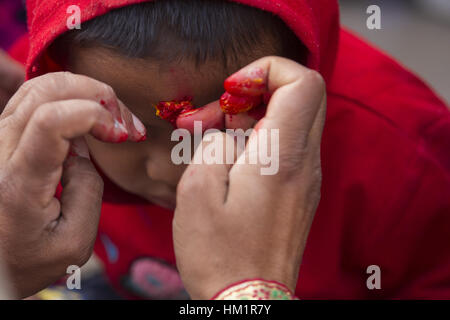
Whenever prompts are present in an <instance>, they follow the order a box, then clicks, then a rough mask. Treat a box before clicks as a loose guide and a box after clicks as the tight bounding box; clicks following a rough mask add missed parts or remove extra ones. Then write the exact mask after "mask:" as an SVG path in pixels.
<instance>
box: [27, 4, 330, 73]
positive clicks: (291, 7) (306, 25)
mask: <svg viewBox="0 0 450 320" xmlns="http://www.w3.org/2000/svg"><path fill="white" fill-rule="evenodd" d="M141 2H147V1H145V0H102V1H97V0H96V1H92V0H76V1H74V0H61V1H48V0H28V1H27V11H28V27H29V40H30V50H29V55H28V59H27V78H28V79H30V78H34V77H36V76H39V75H42V74H44V73H46V72H49V71H55V70H53V69H54V68H55V67H54V66H52V63H51V62H50V61H49V59H48V57H47V56H46V53H45V49H46V48H47V47H48V46H49V45H50V44H51V43H52V42H53V41H54V40H55V39H56V38H57V37H58V36H59V35H61V34H62V33H64V32H66V31H67V26H66V21H67V18H68V17H70V15H71V14H70V13H67V9H68V8H69V7H70V6H72V5H77V6H79V8H80V9H81V22H85V21H88V20H90V19H93V18H95V17H98V16H101V15H104V14H105V13H107V12H108V11H111V10H113V9H116V8H120V7H124V6H127V5H131V4H136V3H141ZM234 2H239V3H242V4H245V5H249V6H253V7H257V8H260V9H263V10H266V11H270V12H272V13H274V14H276V15H278V16H279V17H280V18H282V19H283V20H284V22H285V23H286V24H287V25H288V26H289V27H290V28H291V29H292V30H293V31H294V32H295V34H296V35H297V36H298V38H299V39H300V40H301V41H302V42H303V44H304V45H305V46H306V47H307V48H308V50H309V55H308V60H307V66H308V67H310V68H311V69H315V70H318V71H320V72H321V73H322V75H323V76H324V77H326V78H329V77H330V76H331V72H332V70H333V67H334V63H335V59H336V54H337V45H338V38H339V37H338V35H339V10H338V4H337V0H236V1H234ZM69 12H70V11H69Z"/></svg>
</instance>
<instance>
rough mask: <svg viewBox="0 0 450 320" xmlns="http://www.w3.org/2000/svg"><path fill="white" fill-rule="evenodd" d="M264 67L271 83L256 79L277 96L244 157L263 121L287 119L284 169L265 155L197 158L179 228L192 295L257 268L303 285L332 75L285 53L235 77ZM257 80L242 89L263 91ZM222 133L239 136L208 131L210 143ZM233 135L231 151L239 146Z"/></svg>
mask: <svg viewBox="0 0 450 320" xmlns="http://www.w3.org/2000/svg"><path fill="white" fill-rule="evenodd" d="M255 74H259V75H262V78H263V83H264V84H265V85H264V86H256V87H255V88H253V89H255V90H261V91H258V92H256V94H260V93H263V91H265V92H266V93H269V94H271V98H270V102H269V104H268V107H267V112H266V115H265V116H264V118H263V119H262V120H260V122H258V123H257V125H256V127H255V131H254V132H253V133H252V135H251V136H250V139H249V141H248V143H247V146H246V149H245V151H244V153H242V154H241V155H240V157H247V158H246V159H249V156H250V155H251V154H252V153H255V152H257V151H256V150H255V149H254V148H253V147H250V146H251V145H252V142H254V140H255V139H258V136H259V135H260V134H261V132H262V130H272V129H279V137H280V139H279V171H278V173H277V174H275V175H261V167H262V166H261V165H255V164H248V163H244V164H234V165H232V166H230V165H221V164H209V165H208V164H191V165H189V167H188V168H187V170H186V171H185V173H184V175H183V177H182V179H181V181H180V183H179V185H178V190H177V208H176V211H175V217H174V220H173V238H174V246H175V254H176V258H177V266H178V269H179V272H180V274H181V278H182V280H183V283H184V285H185V287H186V289H187V291H188V292H189V293H190V295H191V297H192V298H193V299H208V298H211V297H212V296H213V295H214V294H215V293H217V292H218V291H219V290H221V289H224V288H225V287H226V286H228V285H230V284H232V283H235V282H237V281H241V280H245V279H254V278H262V279H265V280H272V281H278V282H281V283H283V284H285V285H286V286H287V287H288V288H289V289H290V290H292V291H294V290H295V286H296V282H297V277H298V271H299V266H300V263H301V259H302V255H303V251H304V247H305V242H306V239H307V236H308V232H309V229H310V226H311V223H312V220H313V217H314V214H315V211H316V209H317V206H318V203H319V199H320V187H321V163H320V145H321V137H322V131H323V126H324V121H325V114H326V91H325V84H324V81H323V79H322V77H321V76H320V75H319V74H318V73H317V72H315V71H312V70H309V69H307V68H305V67H303V66H301V65H300V64H297V63H295V62H293V61H290V60H287V59H284V58H279V57H266V58H263V59H260V60H258V61H256V62H254V63H252V64H250V65H249V66H247V67H245V68H244V69H242V70H240V71H239V72H238V73H236V74H235V75H233V76H232V77H233V78H234V79H242V80H243V81H242V82H241V83H244V84H245V83H248V82H246V81H245V78H246V77H248V76H251V77H253V76H254V75H255ZM255 83H257V82H255ZM258 83H259V82H258ZM239 88H240V89H239ZM253 89H251V90H250V89H249V88H248V87H247V86H246V85H244V86H240V87H239V86H237V87H236V88H235V89H234V90H235V91H239V90H241V93H242V94H243V95H245V94H249V95H255V92H254V90H253ZM235 93H236V92H235ZM268 136H270V133H268ZM219 139H222V141H229V140H230V139H231V140H233V138H230V137H228V136H227V135H226V134H225V133H222V132H221V133H214V134H211V136H206V137H205V138H204V140H203V150H205V148H207V146H208V145H209V144H210V143H212V142H211V141H218V140H219ZM252 139H253V141H252ZM226 145H227V150H225V151H226V152H230V151H234V150H230V148H229V147H228V145H229V144H228V143H227V144H226ZM253 145H254V144H253ZM198 150H199V149H198ZM198 150H197V152H196V154H195V155H194V158H196V157H198V156H199V154H198V153H199V151H198ZM258 152H260V151H259V150H258ZM237 163H239V161H238V162H237Z"/></svg>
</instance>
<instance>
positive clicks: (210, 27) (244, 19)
mask: <svg viewBox="0 0 450 320" xmlns="http://www.w3.org/2000/svg"><path fill="white" fill-rule="evenodd" d="M63 39H64V41H69V42H70V45H77V46H81V47H93V46H102V47H105V48H108V49H111V50H113V51H116V52H118V53H120V54H121V55H124V56H127V57H131V58H153V59H156V60H159V61H174V60H177V59H178V60H182V59H193V60H194V61H195V62H196V64H197V65H198V64H200V63H202V62H205V61H207V60H209V59H222V60H223V62H224V63H225V65H227V64H228V63H229V62H233V61H238V59H239V57H242V55H247V56H252V54H253V53H254V52H253V51H254V50H258V48H269V50H271V51H273V52H275V53H274V54H278V55H280V56H284V57H286V58H290V59H293V60H296V61H298V62H300V63H301V62H302V61H301V60H302V59H303V57H304V55H305V53H306V49H305V48H304V47H303V45H302V43H301V42H300V41H299V40H298V39H297V37H296V36H295V35H294V33H293V32H292V31H291V30H290V29H289V28H288V27H287V26H286V25H285V24H284V22H283V21H282V20H281V19H280V18H278V17H277V16H275V15H274V14H272V13H270V12H266V11H263V10H259V9H256V8H252V7H249V6H245V5H241V4H238V3H233V2H229V1H226V0H164V1H160V0H156V1H152V2H144V3H140V4H135V5H130V6H126V7H123V8H120V9H116V10H113V11H110V12H109V13H107V14H105V15H103V16H100V17H98V18H95V19H93V20H90V21H87V22H85V23H83V24H82V26H81V30H74V31H71V32H69V33H68V34H66V35H65V36H64V37H63ZM58 47H59V48H61V46H58ZM65 47H66V48H67V46H65Z"/></svg>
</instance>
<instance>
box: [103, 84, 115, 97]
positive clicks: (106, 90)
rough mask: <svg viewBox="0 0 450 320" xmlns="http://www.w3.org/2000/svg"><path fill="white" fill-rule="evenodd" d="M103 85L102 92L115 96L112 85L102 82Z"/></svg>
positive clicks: (108, 95)
mask: <svg viewBox="0 0 450 320" xmlns="http://www.w3.org/2000/svg"><path fill="white" fill-rule="evenodd" d="M101 86H102V88H101V90H102V93H103V94H104V95H105V96H106V97H115V96H116V94H115V92H114V89H113V88H112V87H111V86H110V85H108V84H106V83H101Z"/></svg>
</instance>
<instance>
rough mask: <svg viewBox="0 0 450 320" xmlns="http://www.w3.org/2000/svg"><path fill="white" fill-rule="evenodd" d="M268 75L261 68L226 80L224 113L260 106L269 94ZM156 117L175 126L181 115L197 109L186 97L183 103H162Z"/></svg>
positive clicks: (190, 98) (235, 112)
mask: <svg viewBox="0 0 450 320" xmlns="http://www.w3.org/2000/svg"><path fill="white" fill-rule="evenodd" d="M266 78H267V74H266V72H265V71H264V70H262V69H261V68H254V69H251V70H249V71H248V72H246V73H244V74H242V72H238V73H235V74H234V75H232V76H231V77H229V78H228V79H227V80H225V83H224V87H225V93H224V94H223V95H222V97H221V98H220V108H221V109H222V111H223V113H225V114H229V115H234V114H238V113H242V112H247V111H250V110H251V109H253V108H255V107H258V106H260V105H261V104H262V103H263V100H264V99H263V95H264V94H267V81H266ZM155 108H156V115H157V116H158V117H160V118H161V119H163V120H166V121H168V122H170V123H172V124H173V125H175V124H176V121H177V118H178V117H179V116H180V115H188V114H189V113H192V112H193V110H196V108H195V107H194V106H193V104H192V97H185V98H183V99H182V100H181V101H177V100H173V101H168V102H165V101H161V102H159V103H158V104H157V105H156V106H155Z"/></svg>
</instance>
